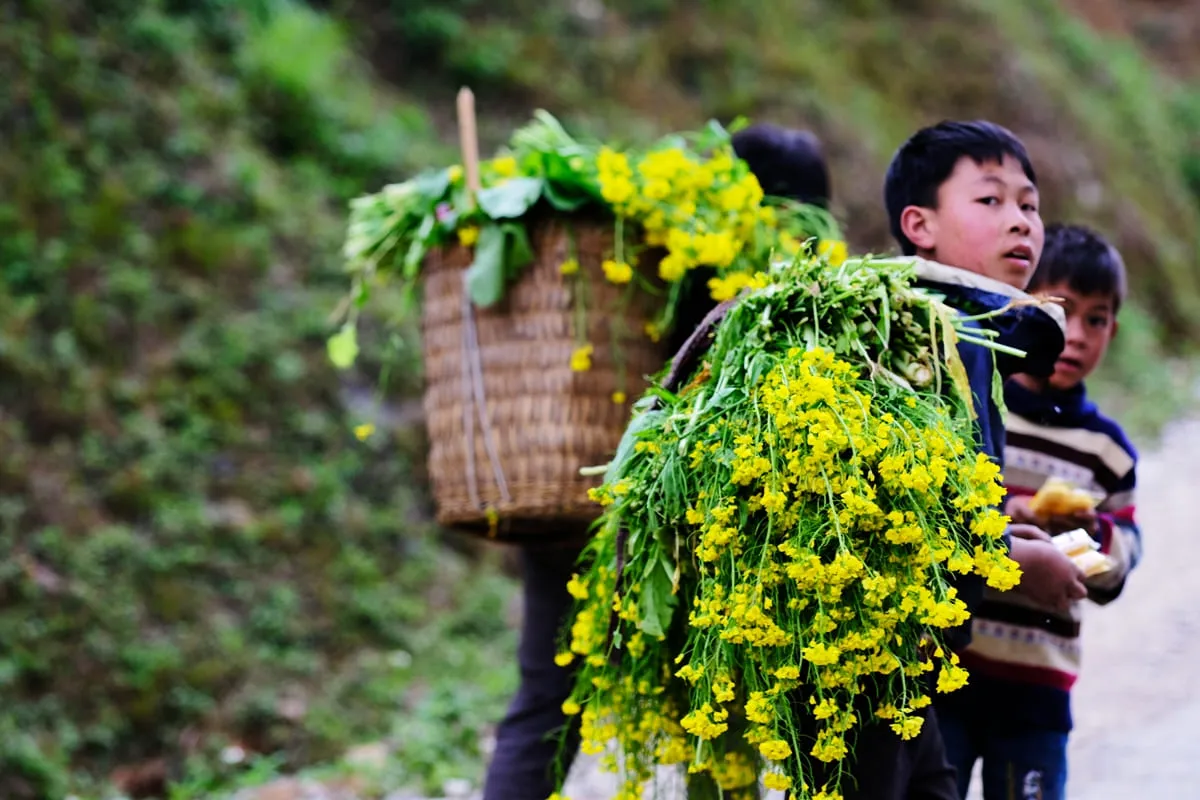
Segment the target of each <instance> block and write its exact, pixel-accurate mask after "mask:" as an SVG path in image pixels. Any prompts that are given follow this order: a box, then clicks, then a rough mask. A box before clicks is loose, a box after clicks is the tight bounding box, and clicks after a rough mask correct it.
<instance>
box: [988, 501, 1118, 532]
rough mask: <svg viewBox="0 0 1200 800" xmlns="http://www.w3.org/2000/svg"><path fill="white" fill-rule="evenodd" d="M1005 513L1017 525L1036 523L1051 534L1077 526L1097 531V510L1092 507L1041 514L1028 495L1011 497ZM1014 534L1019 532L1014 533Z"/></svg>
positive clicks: (1088, 530) (1071, 529) (1005, 507)
mask: <svg viewBox="0 0 1200 800" xmlns="http://www.w3.org/2000/svg"><path fill="white" fill-rule="evenodd" d="M1004 513H1005V514H1007V515H1008V517H1009V518H1010V519H1011V520H1012V521H1013V523H1015V525H1036V526H1037V527H1039V528H1042V529H1044V530H1046V531H1049V532H1050V534H1051V535H1054V534H1057V533H1062V532H1063V531H1073V530H1075V529H1076V528H1083V529H1084V530H1085V531H1087V532H1088V533H1091V534H1095V533H1096V512H1095V511H1094V510H1092V509H1087V510H1086V511H1078V512H1075V513H1072V514H1057V515H1047V516H1040V515H1038V514H1036V513H1034V511H1033V508H1032V507H1031V506H1030V503H1029V498H1028V497H1010V498H1009V499H1008V502H1007V503H1005V504H1004ZM1015 525H1014V527H1015ZM1014 535H1019V534H1015V533H1014ZM1024 538H1026V539H1028V538H1030V537H1028V536H1026V537H1024Z"/></svg>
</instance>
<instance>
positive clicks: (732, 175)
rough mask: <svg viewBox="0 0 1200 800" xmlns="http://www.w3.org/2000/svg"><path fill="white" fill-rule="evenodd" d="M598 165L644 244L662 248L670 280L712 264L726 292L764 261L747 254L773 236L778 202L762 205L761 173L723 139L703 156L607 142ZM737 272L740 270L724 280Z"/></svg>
mask: <svg viewBox="0 0 1200 800" xmlns="http://www.w3.org/2000/svg"><path fill="white" fill-rule="evenodd" d="M596 168H597V171H598V174H599V180H600V191H601V194H602V195H603V197H604V199H605V200H606V201H608V203H610V204H611V206H612V208H613V210H614V211H615V212H616V214H617V215H619V216H620V217H623V218H625V219H629V220H632V221H634V222H636V223H637V224H638V225H640V227H641V228H642V230H643V231H644V234H645V241H646V243H647V244H649V245H652V246H655V247H662V248H665V250H666V255H665V256H663V258H662V260H661V261H660V262H659V264H658V274H659V277H660V278H662V279H663V280H664V281H666V282H668V283H677V282H679V281H680V280H682V279H683V277H684V275H685V274H687V272H688V270H691V269H694V268H696V267H698V266H707V267H712V268H714V269H715V270H716V272H717V280H718V281H719V282H718V283H717V284H716V285H713V286H712V289H713V296H714V297H716V298H718V299H727V298H728V297H732V296H733V293H735V292H736V291H737V290H738V289H740V288H742V287H744V286H748V285H750V283H749V282H748V279H749V278H750V276H751V275H753V273H754V272H756V271H758V270H759V269H761V268H762V267H763V266H765V259H761V258H760V259H757V260H751V258H750V257H751V256H755V255H760V254H761V252H762V248H763V247H764V246H771V245H777V244H778V231H776V229H775V226H776V213H775V209H774V208H772V207H770V206H765V205H763V191H762V187H761V186H759V183H758V179H757V178H755V177H754V175H753V174H752V173H751V172H750V170H749V168H748V167H747V166H746V164H745V163H744V162H742V161H740V160H738V159H737V158H735V157H734V155H733V151H732V149H731V148H730V147H729V146H728V145H726V146H724V147H722V148H720V149H718V150H717V151H716V152H715V153H714V154H713V155H712V157H710V158H707V159H703V158H700V157H699V156H695V155H692V154H690V153H687V152H685V151H684V150H683V149H681V148H678V147H667V148H663V149H658V150H652V151H650V152H648V153H645V154H644V155H640V156H638V155H635V156H632V157H631V156H630V155H627V154H625V153H621V152H617V151H614V150H611V149H608V148H604V149H602V150H601V151H600V153H599V155H598V156H597V158H596ZM606 272H607V270H606ZM735 274H740V275H742V276H743V277H742V278H739V279H738V280H735V281H733V282H728V281H729V279H730V278H731V277H732V276H733V275H735ZM611 279H612V276H611V275H610V280H611ZM739 281H740V282H739Z"/></svg>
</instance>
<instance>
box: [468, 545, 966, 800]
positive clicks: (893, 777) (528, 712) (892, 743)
mask: <svg viewBox="0 0 1200 800" xmlns="http://www.w3.org/2000/svg"><path fill="white" fill-rule="evenodd" d="M578 556H579V550H578V549H572V548H563V549H534V548H525V549H523V551H522V553H521V560H522V570H523V573H524V582H525V588H524V610H523V621H522V624H521V641H520V645H519V646H518V649H517V660H518V662H519V665H520V670H521V681H520V686H519V687H518V689H517V693H516V695H515V696H514V697H513V700H512V703H511V704H510V705H509V708H508V713H506V714H505V716H504V719H503V721H502V722H501V723H500V725H499V727H498V728H497V731H496V750H495V753H494V754H493V756H492V763H491V765H490V766H489V768H488V774H487V779H486V781H485V783H484V789H483V800H546V798H547V797H549V796H550V794H551V793H552V792H553V791H554V789H555V783H556V781H555V777H556V775H555V771H554V770H555V768H556V766H557V767H558V768H560V769H562V770H563V771H564V772H565V770H567V769H568V768H569V767H570V765H571V761H572V760H573V759H574V758H575V755H576V753H577V751H578V749H579V731H578V724H577V720H578V717H571V718H568V717H566V715H564V714H563V713H562V703H563V701H564V700H566V699H567V698H568V697H569V696H570V694H571V689H572V688H573V685H574V680H573V676H574V670H573V669H572V668H570V667H559V666H558V665H556V664H555V663H554V656H555V654H556V653H557V652H558V649H559V642H560V634H561V633H562V630H563V626H564V624H565V623H566V621H567V617H568V615H569V614H570V612H571V608H572V600H571V596H570V595H569V594H567V590H566V584H567V581H568V580H570V578H571V574H572V572H573V571H574V570H575V562H576V559H577V558H578ZM860 716H861V715H860ZM565 725H569V727H568V728H567V737H566V740H565V742H563V743H562V744H561V745H560V737H559V736H558V735H557V734H558V733H560V732H561V731H562V730H563V727H564V726H565ZM560 746H561V748H562V750H561V753H562V761H561V762H560V763H558V764H557V765H556V764H555V761H556V756H557V755H558V754H559V752H560ZM846 766H847V767H848V768H849V769H850V774H849V775H847V776H846V777H845V778H843V780H842V793H843V796H844V798H845V800H958V796H959V795H958V788H957V785H956V780H955V771H954V768H953V767H952V766H950V764H949V763H948V761H947V758H946V749H945V745H944V743H943V741H942V735H941V731H940V730H939V728H938V721H937V715H936V714H934V712H933V710H932V709H930V710H928V715H927V717H926V719H925V724H924V725H923V726H922V728H921V733H920V735H919V736H917V737H916V738H915V739H911V740H909V741H903V740H901V739H900V738H899V737H897V736H896V735H895V734H894V733H892V731H891V729H890V728H888V727H887V726H886V725H882V724H872V725H866V726H864V727H863V728H862V729H861V730H860V731H859V734H858V739H857V742H856V743H855V748H854V756H853V757H852V761H851V762H850V763H848V764H846Z"/></svg>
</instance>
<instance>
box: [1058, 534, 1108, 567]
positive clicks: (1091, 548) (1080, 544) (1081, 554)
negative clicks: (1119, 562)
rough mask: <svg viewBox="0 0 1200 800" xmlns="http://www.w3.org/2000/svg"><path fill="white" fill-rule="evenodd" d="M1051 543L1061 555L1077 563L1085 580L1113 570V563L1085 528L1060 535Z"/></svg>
mask: <svg viewBox="0 0 1200 800" xmlns="http://www.w3.org/2000/svg"><path fill="white" fill-rule="evenodd" d="M1051 541H1052V542H1054V546H1055V547H1057V548H1058V551H1059V552H1060V553H1062V554H1063V555H1065V556H1066V557H1067V558H1069V559H1071V560H1072V561H1073V562H1075V566H1077V567H1079V570H1080V571H1081V572H1082V573H1083V577H1085V578H1090V577H1092V576H1093V575H1099V574H1100V573H1102V572H1108V571H1109V570H1110V569H1112V566H1113V565H1112V561H1111V560H1109V558H1108V556H1106V555H1104V554H1103V553H1101V552H1100V545H1099V544H1098V543H1097V542H1096V540H1095V539H1093V538H1092V537H1091V535H1089V534H1088V532H1087V531H1085V530H1084V529H1083V528H1076V529H1075V530H1073V531H1066V532H1065V533H1060V534H1058V535H1057V536H1055V537H1053V538H1052V539H1051Z"/></svg>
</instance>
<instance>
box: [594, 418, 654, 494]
mask: <svg viewBox="0 0 1200 800" xmlns="http://www.w3.org/2000/svg"><path fill="white" fill-rule="evenodd" d="M666 416H667V414H666V412H665V411H663V410H661V409H657V410H653V411H643V412H642V413H641V414H638V415H637V416H635V417H634V418H633V419H632V420H630V421H629V425H628V426H626V428H625V432H624V433H623V434H621V441H620V443H619V444H617V452H616V455H614V456H613V459H612V461H610V462H609V463H608V471H607V472H605V473H604V482H605V483H612V482H613V481H616V480H620V479H621V477H622V476H623V475H624V474H625V469H626V468H627V467H628V466H629V459H630V458H631V457H632V456H633V455H634V453H635V451H634V449H633V446H634V444H635V443H636V442H637V440H638V436H639V434H641V433H642V432H643V431H647V430H649V429H650V428H651V427H653V426H656V425H661V424H662V421H663V420H664V419H665V418H666Z"/></svg>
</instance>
